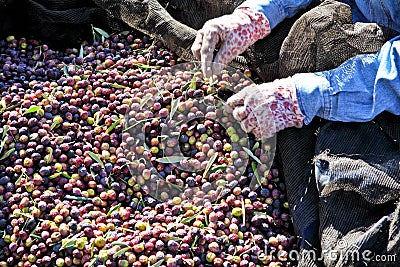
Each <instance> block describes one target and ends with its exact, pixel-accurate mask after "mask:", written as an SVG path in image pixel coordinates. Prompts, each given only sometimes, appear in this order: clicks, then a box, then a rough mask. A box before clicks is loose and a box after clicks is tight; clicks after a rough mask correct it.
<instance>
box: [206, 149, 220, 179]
mask: <svg viewBox="0 0 400 267" xmlns="http://www.w3.org/2000/svg"><path fill="white" fill-rule="evenodd" d="M217 156H218V154H217V153H215V154H214V155H212V156H211V158H210V160H209V161H208V163H207V166H206V169H205V170H204V172H203V178H205V177H206V176H207V173H208V171H209V170H210V168H211V166H212V165H213V163H214V161H215V159H216V158H217Z"/></svg>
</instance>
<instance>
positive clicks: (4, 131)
mask: <svg viewBox="0 0 400 267" xmlns="http://www.w3.org/2000/svg"><path fill="white" fill-rule="evenodd" d="M9 128H10V126H8V125H4V126H3V133H2V136H1V140H4V138H6V135H7V131H8V129H9Z"/></svg>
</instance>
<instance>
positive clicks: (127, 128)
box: [124, 118, 153, 132]
mask: <svg viewBox="0 0 400 267" xmlns="http://www.w3.org/2000/svg"><path fill="white" fill-rule="evenodd" d="M151 120H153V118H148V119H143V120H140V121H137V122H135V123H134V124H132V125H130V126H129V127H126V128H125V129H124V132H126V131H129V130H130V129H132V128H134V127H135V126H137V125H139V124H141V123H142V122H144V121H151ZM126 125H128V123H127V124H126Z"/></svg>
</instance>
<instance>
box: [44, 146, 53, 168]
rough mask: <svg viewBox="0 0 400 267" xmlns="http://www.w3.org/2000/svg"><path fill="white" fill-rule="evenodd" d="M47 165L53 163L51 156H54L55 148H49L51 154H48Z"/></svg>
mask: <svg viewBox="0 0 400 267" xmlns="http://www.w3.org/2000/svg"><path fill="white" fill-rule="evenodd" d="M47 155H48V157H47V158H46V163H47V164H49V163H50V162H51V159H52V158H51V155H53V148H51V147H49V153H48V154H47Z"/></svg>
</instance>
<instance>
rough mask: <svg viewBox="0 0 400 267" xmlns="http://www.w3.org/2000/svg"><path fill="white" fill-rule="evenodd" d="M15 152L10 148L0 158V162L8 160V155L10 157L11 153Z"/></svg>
mask: <svg viewBox="0 0 400 267" xmlns="http://www.w3.org/2000/svg"><path fill="white" fill-rule="evenodd" d="M14 151H15V148H11V149H10V150H8V151H7V152H6V153H5V154H4V155H3V156H2V157H1V158H0V161H1V160H4V159H6V158H8V157H9V156H10V155H11V153H13V152H14Z"/></svg>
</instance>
